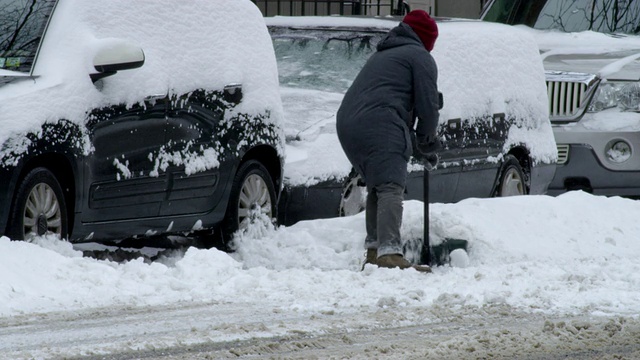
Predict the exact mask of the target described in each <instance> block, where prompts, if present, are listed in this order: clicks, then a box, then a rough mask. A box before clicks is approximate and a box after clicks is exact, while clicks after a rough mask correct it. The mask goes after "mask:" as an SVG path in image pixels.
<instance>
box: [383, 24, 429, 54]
mask: <svg viewBox="0 0 640 360" xmlns="http://www.w3.org/2000/svg"><path fill="white" fill-rule="evenodd" d="M404 45H418V46H420V47H421V48H424V45H423V44H422V41H421V40H420V38H419V37H418V35H417V34H416V33H415V31H413V29H411V26H409V25H407V24H405V23H400V24H399V25H398V26H396V27H394V28H393V29H391V30H390V31H389V33H388V34H387V36H385V38H384V39H382V40H381V41H380V42H379V43H378V45H377V47H376V48H377V49H378V51H383V50H386V49H391V48H394V47H398V46H404Z"/></svg>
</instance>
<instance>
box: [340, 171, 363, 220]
mask: <svg viewBox="0 0 640 360" xmlns="http://www.w3.org/2000/svg"><path fill="white" fill-rule="evenodd" d="M366 205H367V188H366V187H365V186H364V185H363V184H362V178H361V177H360V175H359V174H358V173H357V172H356V171H355V170H352V171H351V173H350V174H349V176H347V180H345V182H344V186H343V187H342V194H341V196H340V209H339V215H340V216H351V215H355V214H358V213H360V212H362V211H364V209H365V207H366Z"/></svg>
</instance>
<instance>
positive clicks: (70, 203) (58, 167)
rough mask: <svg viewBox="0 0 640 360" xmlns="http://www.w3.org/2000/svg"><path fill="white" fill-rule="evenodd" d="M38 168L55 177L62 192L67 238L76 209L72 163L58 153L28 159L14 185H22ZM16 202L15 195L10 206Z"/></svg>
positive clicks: (74, 172) (71, 228) (75, 187)
mask: <svg viewBox="0 0 640 360" xmlns="http://www.w3.org/2000/svg"><path fill="white" fill-rule="evenodd" d="M38 167H42V168H45V169H47V170H49V171H51V173H52V174H53V175H54V176H55V177H56V180H58V183H59V184H60V187H61V188H62V191H63V193H64V201H65V203H66V206H67V217H68V219H67V221H68V224H69V225H68V231H69V236H71V232H72V230H73V224H74V216H75V210H76V209H75V208H76V201H75V200H76V189H77V186H76V179H75V174H76V171H75V170H74V166H73V165H72V162H71V161H70V160H69V159H68V158H67V157H66V156H64V155H63V154H60V153H45V154H41V155H38V156H36V157H33V158H31V159H29V160H28V161H27V162H26V163H25V164H24V166H23V167H22V169H21V170H20V175H19V177H18V179H17V183H16V184H20V183H22V181H23V180H24V178H25V177H26V176H27V174H28V173H29V172H30V171H31V170H33V169H36V168H38ZM15 201H16V198H15V193H14V194H13V196H12V199H11V204H12V206H13V204H14V202H15Z"/></svg>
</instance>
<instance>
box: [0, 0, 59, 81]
mask: <svg viewBox="0 0 640 360" xmlns="http://www.w3.org/2000/svg"><path fill="white" fill-rule="evenodd" d="M54 5H55V1H54V0H44V1H43V0H0V69H5V70H12V71H20V72H27V73H28V72H30V71H31V67H32V65H33V61H34V59H35V56H36V52H37V51H38V46H39V44H40V39H41V37H42V34H43V32H44V30H45V27H46V25H47V21H48V19H49V17H50V15H51V12H52V11H53V7H54Z"/></svg>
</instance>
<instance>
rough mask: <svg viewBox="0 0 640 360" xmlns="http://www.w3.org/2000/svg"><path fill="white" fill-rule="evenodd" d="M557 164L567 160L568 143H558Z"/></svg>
mask: <svg viewBox="0 0 640 360" xmlns="http://www.w3.org/2000/svg"><path fill="white" fill-rule="evenodd" d="M557 146H558V165H563V164H565V163H566V162H567V160H569V145H566V144H558V145H557Z"/></svg>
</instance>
